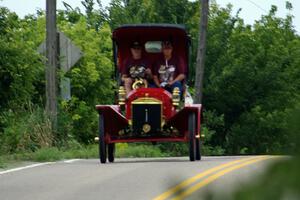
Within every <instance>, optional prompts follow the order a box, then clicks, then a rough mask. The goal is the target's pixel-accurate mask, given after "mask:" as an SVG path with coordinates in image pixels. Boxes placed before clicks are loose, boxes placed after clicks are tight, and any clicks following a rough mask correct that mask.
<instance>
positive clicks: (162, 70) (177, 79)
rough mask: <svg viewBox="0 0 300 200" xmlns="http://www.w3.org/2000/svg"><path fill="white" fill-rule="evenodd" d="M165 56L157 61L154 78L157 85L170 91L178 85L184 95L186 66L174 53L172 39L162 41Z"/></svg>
mask: <svg viewBox="0 0 300 200" xmlns="http://www.w3.org/2000/svg"><path fill="white" fill-rule="evenodd" d="M162 53H163V56H162V58H161V59H160V60H158V61H157V63H156V65H155V68H154V71H153V80H154V83H155V85H156V86H157V87H162V88H165V89H166V90H167V91H169V92H170V93H172V92H173V89H174V88H176V87H178V88H179V90H180V94H181V95H182V92H183V87H182V81H183V80H184V79H185V74H186V67H185V66H184V62H183V60H182V59H180V58H178V57H175V56H174V55H173V43H172V41H170V40H166V41H163V42H162Z"/></svg>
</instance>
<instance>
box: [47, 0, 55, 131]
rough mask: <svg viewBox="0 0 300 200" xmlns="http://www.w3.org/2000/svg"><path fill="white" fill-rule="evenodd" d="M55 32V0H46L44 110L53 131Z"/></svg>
mask: <svg viewBox="0 0 300 200" xmlns="http://www.w3.org/2000/svg"><path fill="white" fill-rule="evenodd" d="M57 52H58V47H57V34H56V0H47V1H46V57H47V62H46V70H45V71H46V112H47V114H48V116H49V118H50V120H51V125H52V129H53V131H56V129H57V77H56V73H57V70H56V68H57V63H58V57H57Z"/></svg>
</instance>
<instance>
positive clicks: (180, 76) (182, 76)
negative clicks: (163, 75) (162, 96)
mask: <svg viewBox="0 0 300 200" xmlns="http://www.w3.org/2000/svg"><path fill="white" fill-rule="evenodd" d="M183 79H185V75H184V74H179V75H178V76H177V77H176V78H175V79H174V80H173V81H170V82H169V83H168V84H169V85H173V84H174V83H175V82H176V81H182V80H183Z"/></svg>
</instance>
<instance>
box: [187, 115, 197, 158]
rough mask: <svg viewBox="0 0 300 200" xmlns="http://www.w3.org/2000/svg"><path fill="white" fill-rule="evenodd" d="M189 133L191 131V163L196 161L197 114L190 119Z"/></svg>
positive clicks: (190, 116)
mask: <svg viewBox="0 0 300 200" xmlns="http://www.w3.org/2000/svg"><path fill="white" fill-rule="evenodd" d="M188 120H189V121H188V131H189V154H190V161H195V159H196V147H197V144H196V138H195V130H196V123H195V113H191V114H190V115H189V119H188Z"/></svg>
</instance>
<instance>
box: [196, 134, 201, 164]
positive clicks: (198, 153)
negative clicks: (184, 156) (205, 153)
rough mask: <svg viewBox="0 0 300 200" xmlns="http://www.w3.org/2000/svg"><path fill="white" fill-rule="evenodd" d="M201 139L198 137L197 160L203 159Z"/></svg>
mask: <svg viewBox="0 0 300 200" xmlns="http://www.w3.org/2000/svg"><path fill="white" fill-rule="evenodd" d="M200 147H201V144H200V139H199V138H196V160H201V150H200Z"/></svg>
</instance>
